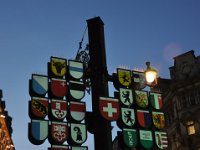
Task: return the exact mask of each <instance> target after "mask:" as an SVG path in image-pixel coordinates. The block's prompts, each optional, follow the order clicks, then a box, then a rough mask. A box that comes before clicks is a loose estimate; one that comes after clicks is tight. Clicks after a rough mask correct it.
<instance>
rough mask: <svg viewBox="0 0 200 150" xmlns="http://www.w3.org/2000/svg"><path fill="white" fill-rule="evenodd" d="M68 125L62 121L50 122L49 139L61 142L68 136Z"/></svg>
mask: <svg viewBox="0 0 200 150" xmlns="http://www.w3.org/2000/svg"><path fill="white" fill-rule="evenodd" d="M68 135H69V134H68V126H67V123H64V122H52V123H51V139H52V140H53V141H54V142H56V143H63V142H65V141H66V140H67V138H68Z"/></svg>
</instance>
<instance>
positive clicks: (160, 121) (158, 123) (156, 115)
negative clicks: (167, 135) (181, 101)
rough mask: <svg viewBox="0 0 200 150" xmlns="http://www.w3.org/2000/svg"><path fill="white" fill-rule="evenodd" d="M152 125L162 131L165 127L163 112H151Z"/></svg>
mask: <svg viewBox="0 0 200 150" xmlns="http://www.w3.org/2000/svg"><path fill="white" fill-rule="evenodd" d="M152 119H153V124H154V126H155V127H156V128H158V129H162V128H164V126H165V118H164V113H163V112H155V111H152Z"/></svg>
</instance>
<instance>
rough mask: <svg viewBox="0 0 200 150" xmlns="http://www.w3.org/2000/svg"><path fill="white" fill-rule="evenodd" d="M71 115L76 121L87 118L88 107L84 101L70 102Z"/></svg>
mask: <svg viewBox="0 0 200 150" xmlns="http://www.w3.org/2000/svg"><path fill="white" fill-rule="evenodd" d="M69 107H70V108H69V109H70V115H71V117H72V118H73V119H74V120H76V121H82V120H83V119H84V118H85V112H86V107H85V103H84V102H70V106H69Z"/></svg>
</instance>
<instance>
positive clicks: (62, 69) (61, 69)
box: [50, 57, 67, 77]
mask: <svg viewBox="0 0 200 150" xmlns="http://www.w3.org/2000/svg"><path fill="white" fill-rule="evenodd" d="M50 63H51V72H52V74H53V76H54V77H63V76H64V75H65V74H66V70H67V60H66V59H63V58H57V57H51V62H50Z"/></svg>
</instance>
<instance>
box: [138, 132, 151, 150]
mask: <svg viewBox="0 0 200 150" xmlns="http://www.w3.org/2000/svg"><path fill="white" fill-rule="evenodd" d="M139 137H140V144H141V146H142V147H144V148H147V149H150V148H152V147H153V136H152V131H150V130H139Z"/></svg>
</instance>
